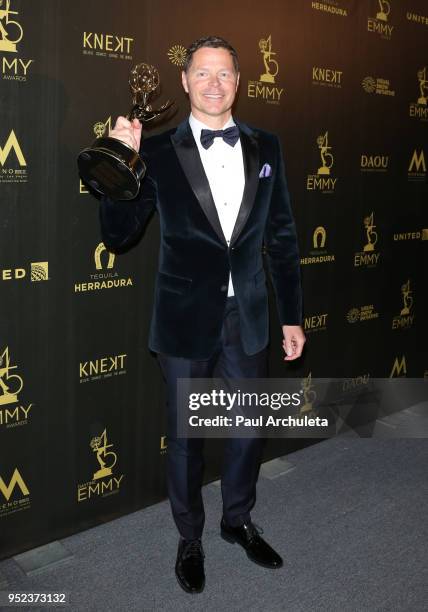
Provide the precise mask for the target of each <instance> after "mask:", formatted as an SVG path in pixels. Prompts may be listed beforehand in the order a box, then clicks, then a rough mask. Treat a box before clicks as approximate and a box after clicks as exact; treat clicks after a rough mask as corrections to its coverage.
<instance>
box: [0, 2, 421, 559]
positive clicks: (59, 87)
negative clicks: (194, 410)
mask: <svg viewBox="0 0 428 612" xmlns="http://www.w3.org/2000/svg"><path fill="white" fill-rule="evenodd" d="M208 34H216V35H220V36H223V37H225V38H226V39H228V40H230V42H231V43H232V44H233V45H234V46H235V47H236V49H237V50H238V53H239V57H240V64H241V84H240V92H239V100H238V103H237V106H236V110H235V115H236V116H237V117H238V118H239V119H241V120H242V121H244V122H247V123H249V124H250V125H255V126H258V127H261V128H264V129H266V130H270V131H273V132H276V133H277V134H279V136H280V138H281V141H282V144H283V150H284V155H285V161H286V171H287V176H288V180H289V188H290V193H291V198H292V203H293V209H294V214H295V217H296V222H297V227H298V235H299V244H300V251H301V264H302V275H303V286H304V311H305V319H304V326H305V330H306V334H307V346H306V350H305V354H304V357H302V359H300V361H299V362H298V363H293V364H285V363H284V362H283V360H282V356H281V330H280V327H279V323H278V320H277V318H276V309H275V304H274V303H273V302H272V303H271V353H270V366H271V374H272V376H279V377H282V376H284V377H287V376H290V377H301V378H302V381H304V384H305V389H306V391H307V393H308V397H309V396H310V397H312V398H313V397H316V389H314V388H312V387H313V383H312V379H316V378H317V377H333V376H334V377H343V378H344V389H350V390H351V389H355V388H356V387H358V386H359V385H363V384H364V383H365V381H367V379H369V378H370V377H393V376H411V377H424V376H427V374H428V358H427V356H426V351H425V350H424V349H425V343H426V337H425V338H424V333H425V330H426V312H427V298H426V276H425V264H424V258H425V257H426V251H427V247H428V219H427V163H428V139H427V134H428V103H427V99H428V7H427V5H426V2H425V0H408V1H407V2H399V1H398V0H388V1H386V0H358V1H356V0H355V1H352V0H324V1H323V2H313V1H311V0H302V1H299V2H295V1H293V0H271V2H269V3H267V4H266V3H260V2H256V1H255V0H237V1H236V2H234V3H230V2H228V1H226V0H218V1H217V2H215V3H212V2H204V1H201V0H199V1H196V0H186V1H184V2H180V3H177V2H171V1H167V0H157V2H151V1H150V0H126V1H124V2H117V1H115V0H92V1H91V2H85V1H84V0H75V1H74V2H66V1H65V0H64V1H61V0H0V70H1V81H0V101H1V104H0V118H1V120H0V194H1V199H0V251H1V259H0V311H1V317H0V557H2V558H4V557H8V556H10V555H13V554H15V553H17V552H20V551H23V550H26V549H29V548H32V547H34V546H37V545H40V544H43V543H46V542H48V541H50V540H54V539H56V538H59V537H64V536H66V535H69V534H71V533H73V532H76V531H79V530H82V529H86V528H88V527H91V526H93V525H96V524H98V523H100V522H103V521H108V520H111V519H113V518H115V517H118V516H120V515H122V514H124V513H128V512H131V511H135V510H137V509H139V508H141V507H144V506H147V505H149V504H152V503H155V502H157V501H160V500H162V499H164V498H165V479H164V462H165V454H166V438H165V415H164V409H163V405H164V388H163V381H162V379H161V376H160V373H159V369H158V365H157V362H156V359H155V358H154V356H153V355H151V354H150V352H149V351H148V349H147V333H148V326H149V322H150V315H151V308H152V294H153V287H154V276H155V270H156V266H157V256H158V241H159V226H158V219H157V217H156V216H155V217H154V218H153V219H152V220H151V223H150V225H149V227H148V229H147V231H146V232H145V235H144V237H143V239H142V240H141V241H140V242H139V243H138V244H137V245H136V246H135V247H134V248H133V249H131V250H130V251H128V252H127V253H125V254H121V255H117V254H116V255H115V254H113V253H109V252H108V251H107V250H106V248H105V246H104V245H103V243H102V241H101V236H100V229H99V222H98V202H97V200H96V198H94V197H93V195H91V194H90V193H88V190H87V188H86V186H85V185H84V184H83V183H82V182H81V181H80V179H79V177H78V174H77V166H76V156H77V153H78V152H79V151H80V150H81V149H82V148H84V147H85V146H88V145H89V144H90V143H91V142H92V141H93V140H94V139H95V138H96V137H98V136H101V135H103V134H106V133H107V132H108V130H109V128H110V127H111V126H112V125H113V124H114V121H115V118H116V116H117V115H119V114H126V113H127V112H128V111H129V109H130V106H131V97H130V92H129V88H128V75H129V71H130V69H131V68H132V67H133V66H134V65H135V64H136V63H139V62H142V61H144V62H147V63H149V64H153V65H155V66H156V67H157V68H158V70H159V73H160V76H161V88H160V92H159V100H158V102H157V103H158V104H160V103H163V102H165V101H166V100H167V98H171V99H174V100H175V105H174V109H173V110H172V111H171V112H170V113H169V115H168V116H167V117H165V118H164V119H163V121H162V123H160V124H154V125H153V126H152V127H151V128H150V130H148V131H147V132H146V135H150V134H151V133H157V132H159V131H162V130H164V129H168V128H170V127H172V126H174V125H176V124H177V123H178V122H179V121H181V120H182V119H183V118H185V117H186V115H187V114H188V112H189V107H188V101H187V99H186V96H185V94H184V92H183V91H182V88H181V82H180V77H181V66H182V64H183V60H184V56H185V48H186V46H187V45H188V44H189V43H190V42H191V41H192V40H194V39H196V38H199V37H200V36H204V35H208ZM155 104H156V102H155ZM177 214H179V211H177ZM207 273H209V271H207ZM201 316H203V313H201ZM310 394H312V395H310ZM270 442H272V443H273V441H270ZM275 442H276V446H275V445H273V444H268V446H267V448H266V457H272V456H276V455H279V454H284V453H286V452H288V451H290V450H295V449H296V448H301V447H302V446H303V445H304V444H305V443H307V442H305V441H304V440H293V441H287V442H285V441H282V443H281V444H280V443H279V442H278V441H275ZM220 450H221V449H219V448H218V447H217V446H210V445H208V448H207V453H208V458H209V460H208V465H207V479H208V478H211V479H212V478H214V477H216V476H218V473H219V465H220V464H219V460H220V457H221V452H220Z"/></svg>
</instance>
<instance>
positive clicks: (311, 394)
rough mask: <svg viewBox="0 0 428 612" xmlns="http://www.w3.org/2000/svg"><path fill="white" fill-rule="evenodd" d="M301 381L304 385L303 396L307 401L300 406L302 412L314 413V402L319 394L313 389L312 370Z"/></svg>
mask: <svg viewBox="0 0 428 612" xmlns="http://www.w3.org/2000/svg"><path fill="white" fill-rule="evenodd" d="M301 382H302V386H303V398H304V400H305V403H304V404H303V406H301V408H300V414H303V413H305V412H309V413H310V414H312V413H313V404H314V401H315V400H316V397H317V394H316V393H315V391H313V385H312V372H309V375H308V377H307V378H303V379H302V381H301Z"/></svg>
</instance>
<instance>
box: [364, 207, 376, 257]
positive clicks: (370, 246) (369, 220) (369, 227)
mask: <svg viewBox="0 0 428 612" xmlns="http://www.w3.org/2000/svg"><path fill="white" fill-rule="evenodd" d="M364 227H365V228H366V234H367V244H365V245H364V248H363V251H364V252H365V253H367V252H368V251H374V248H375V244H376V242H377V232H375V231H373V230H374V228H375V227H376V225H374V223H373V213H372V214H371V215H370V217H365V219H364Z"/></svg>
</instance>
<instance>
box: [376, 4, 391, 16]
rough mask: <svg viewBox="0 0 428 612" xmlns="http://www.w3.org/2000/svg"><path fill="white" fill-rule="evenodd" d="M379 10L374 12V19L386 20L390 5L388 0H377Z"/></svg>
mask: <svg viewBox="0 0 428 612" xmlns="http://www.w3.org/2000/svg"><path fill="white" fill-rule="evenodd" d="M379 9H380V10H379V12H378V13H377V14H376V19H379V21H388V15H389V13H390V12H391V6H390V4H389V2H388V0H379Z"/></svg>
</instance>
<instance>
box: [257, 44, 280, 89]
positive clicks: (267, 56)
mask: <svg viewBox="0 0 428 612" xmlns="http://www.w3.org/2000/svg"><path fill="white" fill-rule="evenodd" d="M259 49H260V53H262V55H263V61H264V64H265V70H266V72H265V73H264V74H261V75H260V79H259V80H260V81H261V82H262V83H275V77H276V75H277V74H278V71H279V66H278V62H277V61H276V60H274V59H272V56H273V55H276V53H275V52H274V51H272V40H271V36H269V38H266V39H265V38H262V39H261V40H259Z"/></svg>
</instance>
